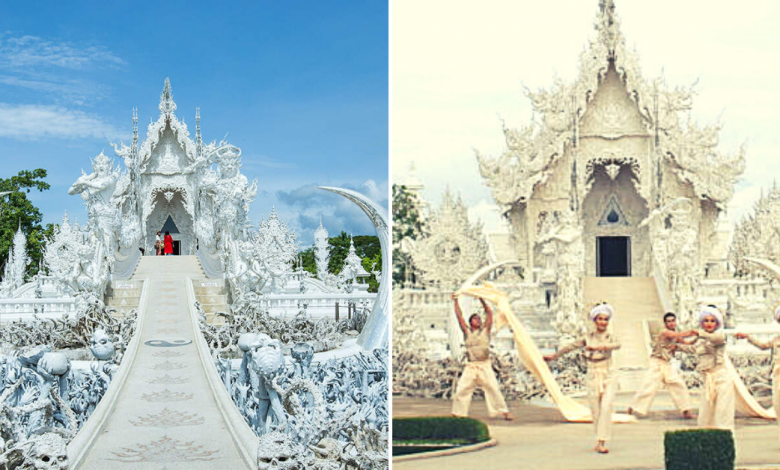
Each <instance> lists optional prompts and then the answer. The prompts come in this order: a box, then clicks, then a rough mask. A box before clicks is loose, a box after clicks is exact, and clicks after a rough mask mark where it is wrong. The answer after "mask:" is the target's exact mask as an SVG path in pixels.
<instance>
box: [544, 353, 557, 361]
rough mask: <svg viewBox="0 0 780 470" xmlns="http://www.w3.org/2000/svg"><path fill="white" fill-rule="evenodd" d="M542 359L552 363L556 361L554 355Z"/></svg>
mask: <svg viewBox="0 0 780 470" xmlns="http://www.w3.org/2000/svg"><path fill="white" fill-rule="evenodd" d="M542 359H544V360H545V361H546V362H550V361H554V360H555V356H553V355H552V354H548V355H546V356H542Z"/></svg>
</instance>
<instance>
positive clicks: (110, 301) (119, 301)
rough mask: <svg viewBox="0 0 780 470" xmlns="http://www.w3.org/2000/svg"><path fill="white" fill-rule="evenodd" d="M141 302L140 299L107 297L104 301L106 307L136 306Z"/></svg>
mask: <svg viewBox="0 0 780 470" xmlns="http://www.w3.org/2000/svg"><path fill="white" fill-rule="evenodd" d="M140 301H141V297H119V298H117V297H109V298H107V299H106V302H105V303H106V305H108V306H126V305H133V306H136V307H137V306H138V304H139V303H140Z"/></svg>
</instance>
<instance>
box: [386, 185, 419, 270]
mask: <svg viewBox="0 0 780 470" xmlns="http://www.w3.org/2000/svg"><path fill="white" fill-rule="evenodd" d="M417 202H418V201H417V198H416V197H415V196H414V194H413V193H411V192H409V190H407V189H406V186H404V185H398V184H394V185H393V282H394V283H399V285H401V284H403V282H404V281H406V277H407V273H406V269H407V267H408V266H411V265H412V260H411V257H410V256H409V255H407V254H405V253H402V252H401V249H400V248H401V243H402V242H403V240H404V239H412V240H416V239H417V237H419V236H421V235H422V233H423V230H424V229H425V223H424V222H423V220H422V216H421V214H420V209H419V207H417Z"/></svg>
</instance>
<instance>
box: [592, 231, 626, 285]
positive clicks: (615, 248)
mask: <svg viewBox="0 0 780 470" xmlns="http://www.w3.org/2000/svg"><path fill="white" fill-rule="evenodd" d="M596 259H597V260H598V266H597V267H596V268H597V271H598V276H602V277H606V276H630V275H631V240H630V239H629V237H597V238H596Z"/></svg>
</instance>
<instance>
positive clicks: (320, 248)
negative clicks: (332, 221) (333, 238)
mask: <svg viewBox="0 0 780 470" xmlns="http://www.w3.org/2000/svg"><path fill="white" fill-rule="evenodd" d="M314 260H315V263H316V265H317V278H318V279H320V280H324V279H325V277H326V276H327V275H328V263H329V262H330V244H329V243H328V230H327V229H326V228H325V227H323V226H322V217H320V226H319V227H317V230H315V231H314Z"/></svg>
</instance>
